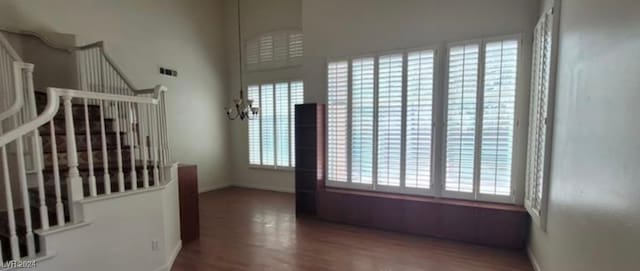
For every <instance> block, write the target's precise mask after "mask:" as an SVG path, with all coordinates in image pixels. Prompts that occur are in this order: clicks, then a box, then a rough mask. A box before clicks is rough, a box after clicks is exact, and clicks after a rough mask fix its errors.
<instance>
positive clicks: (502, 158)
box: [327, 38, 519, 202]
mask: <svg viewBox="0 0 640 271" xmlns="http://www.w3.org/2000/svg"><path fill="white" fill-rule="evenodd" d="M518 54H519V39H517V38H509V39H496V40H486V41H480V42H470V43H461V44H458V45H453V46H448V47H447V48H446V54H444V59H443V61H445V62H446V64H447V65H446V67H447V68H446V70H444V71H442V72H438V71H437V67H439V66H438V65H436V63H438V54H437V50H435V49H423V50H410V51H405V52H399V53H394V54H383V55H378V56H373V57H366V58H355V59H345V60H341V61H334V62H329V64H328V77H327V80H328V81H327V86H328V121H329V123H328V124H329V125H328V142H327V143H328V146H327V148H328V161H327V162H328V179H327V184H328V185H338V186H353V188H363V189H373V190H383V191H386V190H391V191H397V192H402V193H418V194H431V195H443V196H445V197H455V198H464V199H477V200H489V201H505V202H510V201H512V200H513V197H512V196H513V192H512V190H513V189H512V177H511V175H512V170H511V164H512V160H513V157H514V156H513V155H512V151H513V142H514V140H513V139H514V132H513V131H514V128H515V112H516V108H515V100H516V86H517V84H516V80H517V76H516V75H517V72H518V60H519V59H518ZM437 75H439V76H441V77H442V78H438V77H437ZM439 80H442V81H443V85H444V88H437V87H436V86H438V81H439ZM437 99H439V101H438V100H437ZM436 101H438V102H436ZM438 123H442V124H444V125H438ZM435 177H438V179H436V178H435Z"/></svg>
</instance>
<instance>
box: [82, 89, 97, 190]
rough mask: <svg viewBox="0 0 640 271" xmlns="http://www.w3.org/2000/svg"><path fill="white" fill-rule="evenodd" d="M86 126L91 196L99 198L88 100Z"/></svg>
mask: <svg viewBox="0 0 640 271" xmlns="http://www.w3.org/2000/svg"><path fill="white" fill-rule="evenodd" d="M82 101H83V103H84V124H85V138H86V142H87V143H86V144H87V146H86V147H87V163H88V164H89V193H90V194H89V195H91V196H92V197H96V196H98V191H97V189H96V176H95V172H94V170H93V149H92V146H91V125H90V124H89V106H88V104H87V99H86V98H84V99H83V100H82Z"/></svg>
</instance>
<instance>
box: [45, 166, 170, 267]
mask: <svg viewBox="0 0 640 271" xmlns="http://www.w3.org/2000/svg"><path fill="white" fill-rule="evenodd" d="M164 170H165V172H166V175H165V176H170V177H171V178H170V180H168V181H167V182H166V183H164V184H162V185H160V186H159V187H150V188H148V189H138V190H135V191H127V192H124V193H114V194H111V195H108V196H104V195H103V196H100V197H97V198H85V199H84V200H82V201H80V202H78V203H76V205H77V208H78V209H79V211H80V212H81V213H82V217H83V220H82V221H83V222H81V223H77V224H69V225H65V226H64V227H52V228H50V229H49V230H47V231H36V233H37V234H38V235H39V236H40V238H41V244H42V245H43V250H42V253H41V257H40V260H39V261H38V262H37V265H36V268H35V269H34V270H43V271H44V270H47V271H57V270H60V271H66V270H97V271H100V270H105V271H107V270H158V271H160V270H167V271H168V270H170V269H171V265H172V264H173V260H174V259H175V257H176V256H177V254H178V252H179V251H180V248H181V246H182V241H181V240H180V214H179V206H178V204H179V202H178V186H177V164H174V165H172V166H169V167H166V168H165V169H164ZM154 241H157V245H154V244H153V242H154Z"/></svg>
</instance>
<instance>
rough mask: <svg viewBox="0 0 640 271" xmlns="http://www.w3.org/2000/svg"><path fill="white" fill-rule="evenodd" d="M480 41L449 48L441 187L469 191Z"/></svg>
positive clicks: (473, 152) (472, 178)
mask: <svg viewBox="0 0 640 271" xmlns="http://www.w3.org/2000/svg"><path fill="white" fill-rule="evenodd" d="M479 51H480V45H479V44H467V45H461V46H454V47H451V48H449V62H448V63H449V64H448V67H449V70H448V84H447V130H446V137H445V141H446V146H445V154H446V158H445V160H446V162H445V163H446V164H445V168H446V170H445V190H446V191H455V192H465V193H471V192H473V184H474V166H475V140H476V106H477V94H478V68H479V66H478V58H479Z"/></svg>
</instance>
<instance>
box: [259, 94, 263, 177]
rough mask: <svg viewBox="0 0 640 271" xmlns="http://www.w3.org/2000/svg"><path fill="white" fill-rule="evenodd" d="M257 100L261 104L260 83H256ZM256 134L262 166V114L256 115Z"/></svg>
mask: <svg viewBox="0 0 640 271" xmlns="http://www.w3.org/2000/svg"><path fill="white" fill-rule="evenodd" d="M258 101H259V105H260V106H262V85H258ZM258 136H259V137H260V146H258V148H259V149H260V165H261V166H262V165H263V162H262V138H263V137H262V114H259V115H258Z"/></svg>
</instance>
